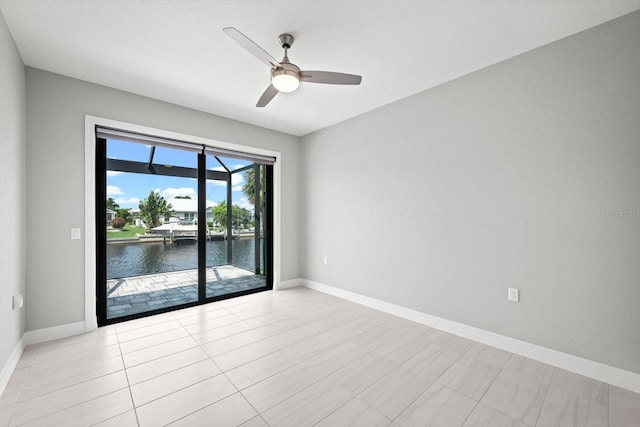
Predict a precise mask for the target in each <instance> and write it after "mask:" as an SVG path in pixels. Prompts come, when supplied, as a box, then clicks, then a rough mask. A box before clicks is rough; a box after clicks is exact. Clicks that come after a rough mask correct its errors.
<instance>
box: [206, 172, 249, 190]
mask: <svg viewBox="0 0 640 427" xmlns="http://www.w3.org/2000/svg"><path fill="white" fill-rule="evenodd" d="M208 182H210V183H212V184H213V185H217V186H218V187H225V186H226V185H227V181H208ZM243 183H244V175H243V174H241V173H234V174H233V175H231V185H233V186H238V185H241V184H243Z"/></svg>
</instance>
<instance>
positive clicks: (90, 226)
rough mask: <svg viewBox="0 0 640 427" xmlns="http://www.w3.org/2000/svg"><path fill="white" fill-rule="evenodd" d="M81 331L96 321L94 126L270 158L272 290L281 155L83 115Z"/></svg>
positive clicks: (277, 274)
mask: <svg viewBox="0 0 640 427" xmlns="http://www.w3.org/2000/svg"><path fill="white" fill-rule="evenodd" d="M84 123H85V126H84V129H85V133H84V182H85V187H84V228H85V232H84V236H85V240H84V261H85V262H84V283H85V291H84V292H85V293H84V305H85V308H84V319H85V320H84V331H83V332H90V331H93V330H95V329H97V327H98V323H97V318H96V286H95V285H96V248H95V247H96V227H95V221H94V218H95V206H96V204H95V155H96V147H95V126H104V127H110V128H114V129H121V130H124V131H130V132H136V133H142V134H147V135H155V136H158V137H162V138H169V139H175V140H184V141H191V142H194V143H196V144H202V145H206V146H209V147H217V148H223V149H227V150H232V151H241V152H245V153H249V154H256V155H261V156H269V157H274V158H275V159H276V161H275V164H274V165H273V168H274V171H273V178H274V179H273V180H274V183H273V281H274V284H273V285H274V288H276V287H277V286H278V284H279V283H280V280H281V262H282V257H281V236H280V234H281V228H280V227H281V222H280V217H281V185H282V153H280V152H279V151H272V150H267V149H263V148H256V147H250V146H245V145H240V144H234V143H231V142H224V141H217V140H214V139H209V138H203V137H199V136H193V135H187V134H182V133H178V132H172V131H168V130H163V129H156V128H152V127H148V126H141V125H136V124H133V123H127V122H121V121H118V120H111V119H106V118H102V117H95V116H89V115H86V116H85V119H84Z"/></svg>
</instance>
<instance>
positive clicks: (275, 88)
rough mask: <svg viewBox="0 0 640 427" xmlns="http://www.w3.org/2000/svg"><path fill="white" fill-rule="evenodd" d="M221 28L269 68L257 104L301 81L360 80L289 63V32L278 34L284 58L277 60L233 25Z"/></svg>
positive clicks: (341, 82) (346, 82)
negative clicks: (302, 67) (264, 87)
mask: <svg viewBox="0 0 640 427" xmlns="http://www.w3.org/2000/svg"><path fill="white" fill-rule="evenodd" d="M222 31H224V32H225V33H227V35H228V36H229V37H231V38H232V39H234V40H235V41H236V42H238V44H240V46H242V47H244V48H245V49H246V50H248V51H249V53H251V54H252V55H253V56H255V57H256V58H258V59H259V60H260V61H261V62H264V63H265V64H267V66H269V68H271V84H270V85H269V87H268V88H267V89H266V90H265V91H264V93H263V94H262V96H261V97H260V99H259V100H258V103H257V104H256V107H264V106H266V105H267V104H268V103H269V102H270V101H271V100H272V99H273V97H274V96H276V95H277V94H278V92H293V91H294V90H296V89H298V86H300V82H301V81H303V82H307V83H325V84H332V85H359V84H360V82H361V81H362V76H357V75H355V74H345V73H334V72H331V71H301V70H300V68H299V67H298V66H297V65H295V64H293V63H291V62H289V57H288V56H287V51H288V50H289V49H290V48H291V46H292V45H293V36H292V35H291V34H280V36H279V37H278V40H279V41H280V45H281V46H282V48H283V49H284V58H282V61H279V62H278V61H276V60H275V59H274V58H273V57H272V56H271V55H269V54H268V53H267V52H266V51H265V50H264V49H262V48H261V47H260V46H258V45H257V44H256V43H255V42H254V41H253V40H251V39H250V38H249V37H247V36H245V35H244V34H242V33H241V32H240V31H238V30H237V29H236V28H234V27H227V28H224V29H223V30H222Z"/></svg>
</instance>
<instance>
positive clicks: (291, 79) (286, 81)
mask: <svg viewBox="0 0 640 427" xmlns="http://www.w3.org/2000/svg"><path fill="white" fill-rule="evenodd" d="M271 82H272V84H273V85H274V86H275V87H276V88H277V89H278V90H279V91H280V92H293V91H294V90H296V89H297V88H298V86H299V85H300V68H298V66H297V65H295V64H291V63H290V62H281V63H280V67H276V68H274V69H273V70H272V71H271Z"/></svg>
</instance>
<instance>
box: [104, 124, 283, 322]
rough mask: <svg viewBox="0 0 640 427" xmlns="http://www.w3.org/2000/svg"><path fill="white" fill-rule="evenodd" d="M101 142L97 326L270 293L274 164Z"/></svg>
mask: <svg viewBox="0 0 640 427" xmlns="http://www.w3.org/2000/svg"><path fill="white" fill-rule="evenodd" d="M106 136H107V137H97V138H96V148H97V149H96V153H97V154H96V212H97V214H96V230H97V236H96V237H97V239H96V242H97V248H96V253H97V257H98V259H97V261H98V262H97V278H96V279H97V297H98V298H97V313H98V323H99V324H100V325H104V324H109V323H115V322H119V321H123V320H129V319H133V318H137V317H142V316H146V315H150V314H156V313H160V312H164V311H169V310H173V309H177V308H183V307H188V306H192V305H196V304H202V303H205V302H210V301H215V300H218V299H223V298H229V297H233V296H238V295H244V294H246V293H251V292H257V291H262V290H266V289H270V288H271V287H272V273H271V270H272V267H271V265H272V262H271V242H270V235H271V234H270V228H271V225H270V224H271V223H272V221H271V211H272V207H271V181H272V166H271V165H267V164H262V163H260V162H259V161H256V160H254V159H252V158H251V157H249V156H246V155H240V156H239V157H233V156H229V155H228V154H227V155H226V156H225V157H223V156H220V155H217V153H216V152H215V151H213V152H211V150H212V149H210V148H208V147H202V146H198V145H189V144H187V143H182V144H172V142H171V141H169V142H165V141H158V140H157V139H155V138H152V137H146V136H137V135H133V136H130V135H121V134H118V133H116V134H115V135H111V134H108V135H106ZM207 152H209V153H208V154H207Z"/></svg>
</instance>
